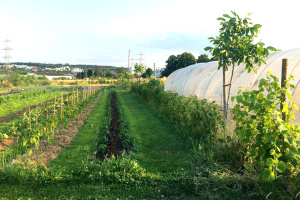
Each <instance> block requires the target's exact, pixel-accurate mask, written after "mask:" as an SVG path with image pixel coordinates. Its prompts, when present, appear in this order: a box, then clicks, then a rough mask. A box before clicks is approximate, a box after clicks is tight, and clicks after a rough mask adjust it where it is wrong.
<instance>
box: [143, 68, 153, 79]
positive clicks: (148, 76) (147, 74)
mask: <svg viewBox="0 0 300 200" xmlns="http://www.w3.org/2000/svg"><path fill="white" fill-rule="evenodd" d="M152 74H153V70H152V69H151V68H150V67H149V68H147V69H146V71H145V73H143V75H142V77H143V78H150V77H151V75H152Z"/></svg>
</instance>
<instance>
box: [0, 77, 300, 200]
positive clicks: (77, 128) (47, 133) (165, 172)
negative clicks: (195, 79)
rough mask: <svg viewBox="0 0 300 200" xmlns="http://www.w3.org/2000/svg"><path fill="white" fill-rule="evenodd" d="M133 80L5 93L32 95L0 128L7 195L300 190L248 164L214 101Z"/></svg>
mask: <svg viewBox="0 0 300 200" xmlns="http://www.w3.org/2000/svg"><path fill="white" fill-rule="evenodd" d="M126 87H127V88H128V84H126ZM130 88H131V89H130V91H129V90H125V89H124V88H123V87H121V86H108V87H86V88H76V87H74V88H71V89H68V91H62V89H55V90H49V91H47V90H32V91H25V92H20V93H15V94H10V95H9V98H7V97H8V96H7V95H8V94H4V95H2V96H3V98H2V96H0V98H1V100H2V101H3V105H5V104H7V103H10V101H12V99H14V101H16V102H21V101H22V102H24V104H25V102H26V101H28V102H30V101H31V102H33V104H32V105H31V104H29V103H28V104H26V105H25V106H24V107H20V106H19V107H18V106H16V111H15V112H16V113H18V112H20V113H21V112H22V114H18V115H15V117H14V118H13V119H11V120H8V121H3V123H2V124H1V126H0V130H1V132H0V164H1V166H0V177H1V178H0V188H1V189H0V198H1V199H28V198H31V199H269V198H272V199H281V198H290V199H292V198H295V199H296V198H297V197H298V191H297V185H295V184H292V183H289V184H288V185H287V184H286V183H287V182H284V183H280V182H279V183H274V182H273V183H268V182H263V181H262V180H261V178H260V176H259V169H255V168H253V169H252V171H245V169H243V168H242V167H241V166H243V163H245V161H243V160H242V156H241V151H240V150H239V146H237V144H238V139H237V137H235V136H234V135H233V134H232V132H231V131H230V127H227V126H228V125H225V123H224V121H223V117H222V112H221V110H220V108H219V106H218V105H216V104H215V103H214V102H208V101H206V100H201V101H199V100H198V99H197V98H195V97H188V98H186V97H180V96H178V95H177V94H173V93H169V92H165V91H164V90H163V87H162V85H161V83H160V82H159V81H155V80H150V81H149V82H147V83H144V84H140V83H138V82H137V83H132V84H131V87H130ZM29 99H31V100H29ZM20 104H21V103H20ZM0 106H2V103H1V104H0ZM4 107H5V106H3V109H4ZM17 108H19V109H17ZM12 112H13V111H9V112H8V114H7V115H12V114H13V113H12ZM4 117H6V116H5V115H3V117H2V118H1V119H4ZM230 120H231V121H230ZM228 122H229V123H231V124H234V122H233V120H232V119H229V121H228ZM228 122H227V123H228ZM225 126H226V128H225V129H224V127H225ZM224 130H225V131H224ZM283 186H284V187H283ZM287 191H289V192H287Z"/></svg>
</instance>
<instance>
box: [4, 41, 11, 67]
mask: <svg viewBox="0 0 300 200" xmlns="http://www.w3.org/2000/svg"><path fill="white" fill-rule="evenodd" d="M3 42H5V43H6V45H5V48H4V49H2V50H4V51H5V56H4V57H3V58H5V69H8V68H9V59H10V58H11V56H10V55H9V51H10V50H12V48H10V47H9V42H11V40H9V39H8V37H7V39H6V40H4V41H3Z"/></svg>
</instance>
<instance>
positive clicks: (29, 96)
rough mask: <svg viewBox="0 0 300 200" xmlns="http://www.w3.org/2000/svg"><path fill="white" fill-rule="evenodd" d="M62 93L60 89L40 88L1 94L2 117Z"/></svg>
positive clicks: (0, 115)
mask: <svg viewBox="0 0 300 200" xmlns="http://www.w3.org/2000/svg"><path fill="white" fill-rule="evenodd" d="M60 93H61V91H59V90H38V91H26V92H22V93H17V94H13V95H5V96H0V101H1V103H0V117H5V116H6V115H9V114H13V113H15V112H17V111H19V110H21V109H24V108H27V107H29V106H32V105H34V104H35V103H40V102H44V101H47V100H49V99H52V98H54V97H55V96H59V95H60Z"/></svg>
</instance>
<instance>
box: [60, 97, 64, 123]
mask: <svg viewBox="0 0 300 200" xmlns="http://www.w3.org/2000/svg"><path fill="white" fill-rule="evenodd" d="M63 99H64V96H63V91H62V92H61V108H60V119H61V120H62V116H63Z"/></svg>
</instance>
